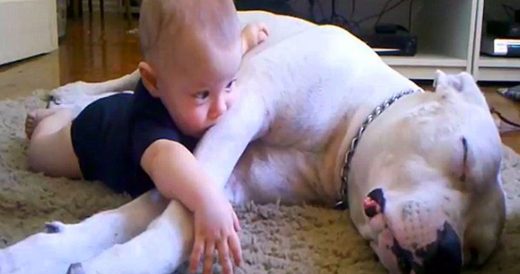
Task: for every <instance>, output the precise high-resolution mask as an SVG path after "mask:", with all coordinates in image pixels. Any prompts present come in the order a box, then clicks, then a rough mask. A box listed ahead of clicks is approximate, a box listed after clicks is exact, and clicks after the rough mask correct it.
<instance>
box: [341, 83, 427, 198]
mask: <svg viewBox="0 0 520 274" xmlns="http://www.w3.org/2000/svg"><path fill="white" fill-rule="evenodd" d="M418 91H420V90H415V89H411V90H406V91H402V92H400V93H398V94H395V95H394V96H392V97H390V98H388V99H386V100H385V101H384V102H383V103H381V104H380V105H379V106H377V107H376V108H375V109H374V110H373V111H372V112H371V113H370V114H369V115H368V116H367V118H366V119H365V121H364V122H363V123H362V124H361V126H360V127H359V130H358V132H357V134H356V135H355V136H354V138H352V141H351V142H350V146H349V149H348V150H347V152H346V153H345V162H344V164H343V169H342V170H341V188H340V192H339V197H340V200H339V201H338V202H337V203H336V208H346V205H347V191H348V175H349V171H350V165H351V163H352V157H353V156H354V152H355V151H356V147H357V145H358V143H359V139H360V138H361V136H362V135H363V132H365V129H366V128H367V126H368V125H369V124H370V123H371V122H372V121H374V119H375V118H377V116H379V115H380V114H381V113H382V112H383V111H385V109H387V108H388V107H389V106H390V105H392V104H393V103H394V102H395V101H397V100H399V99H400V98H401V97H403V96H405V95H409V94H412V93H415V92H418Z"/></svg>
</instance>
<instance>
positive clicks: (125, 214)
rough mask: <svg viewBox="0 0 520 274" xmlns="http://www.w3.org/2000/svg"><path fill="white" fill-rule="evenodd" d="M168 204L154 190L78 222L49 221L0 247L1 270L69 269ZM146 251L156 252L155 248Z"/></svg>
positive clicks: (125, 235)
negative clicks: (19, 238) (35, 232)
mask: <svg viewBox="0 0 520 274" xmlns="http://www.w3.org/2000/svg"><path fill="white" fill-rule="evenodd" d="M166 206H167V200H166V199H164V198H163V197H162V196H161V195H160V194H159V193H158V192H157V191H155V190H152V191H149V192H148V193H145V194H143V195H141V196H140V197H138V198H137V199H135V200H133V201H131V202H130V203H128V204H125V205H123V206H121V207H119V208H118V209H113V210H107V211H104V212H100V213H98V214H95V215H93V216H92V217H90V218H88V219H86V220H84V221H83V222H81V223H78V224H63V223H60V222H52V223H48V224H47V225H46V232H42V233H37V234H34V235H32V236H30V237H28V238H26V239H24V240H22V241H20V242H18V243H16V244H14V245H12V246H10V247H7V248H5V249H0V274H7V273H66V271H67V268H68V267H69V265H70V264H71V263H74V262H78V261H85V260H87V259H89V258H91V257H94V256H96V255H97V254H99V253H101V252H102V251H103V250H105V249H107V248H110V247H111V246H113V245H115V244H121V243H124V242H126V241H128V240H130V239H132V238H133V237H135V236H136V235H138V234H139V233H141V232H142V231H143V230H144V229H145V228H146V227H147V226H148V225H149V224H150V222H151V221H152V220H153V219H155V218H156V217H157V216H159V214H161V212H162V211H163V210H164V209H165V208H166ZM163 244H166V243H163ZM147 255H149V256H152V257H153V256H154V254H153V252H151V253H148V254H147ZM112 273H121V272H112Z"/></svg>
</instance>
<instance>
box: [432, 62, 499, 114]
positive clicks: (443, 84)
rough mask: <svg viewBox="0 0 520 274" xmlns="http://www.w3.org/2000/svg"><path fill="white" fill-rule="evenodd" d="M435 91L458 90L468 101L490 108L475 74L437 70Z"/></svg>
mask: <svg viewBox="0 0 520 274" xmlns="http://www.w3.org/2000/svg"><path fill="white" fill-rule="evenodd" d="M433 85H434V88H435V92H448V93H449V92H452V91H458V92H459V93H460V95H462V96H463V97H464V98H465V99H466V100H467V101H468V102H470V103H473V104H476V105H479V106H482V107H484V108H486V109H488V108H489V106H488V104H487V102H486V98H485V97H484V95H483V94H482V91H480V88H479V87H478V86H477V83H476V82H475V79H473V76H471V74H469V73H467V72H461V73H459V74H445V73H444V72H442V71H440V70H437V76H436V78H435V80H434V82H433Z"/></svg>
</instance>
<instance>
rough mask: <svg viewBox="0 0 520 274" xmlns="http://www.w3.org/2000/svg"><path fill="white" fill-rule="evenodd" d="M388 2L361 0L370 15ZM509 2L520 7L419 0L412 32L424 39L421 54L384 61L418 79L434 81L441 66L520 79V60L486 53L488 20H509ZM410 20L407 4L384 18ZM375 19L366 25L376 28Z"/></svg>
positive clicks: (491, 0) (498, 1) (483, 77)
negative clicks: (506, 9) (483, 47)
mask: <svg viewBox="0 0 520 274" xmlns="http://www.w3.org/2000/svg"><path fill="white" fill-rule="evenodd" d="M384 2H385V1H377V0H371V1H365V2H361V1H358V4H359V5H363V7H361V8H360V10H362V11H364V12H365V13H368V14H369V13H371V12H372V13H373V12H374V10H375V11H377V10H380V8H381V4H384ZM503 4H505V5H508V6H510V7H512V8H514V9H520V0H415V1H414V10H413V12H412V14H413V16H412V33H414V34H416V35H417V39H418V50H417V54H416V55H415V56H383V60H385V62H387V63H388V64H389V65H390V66H392V67H393V68H395V69H396V70H398V71H399V72H401V73H402V74H404V75H406V76H407V77H409V78H412V79H417V80H432V79H433V78H434V77H435V71H436V70H437V69H440V70H443V71H445V72H447V73H457V72H461V71H467V72H470V73H471V74H473V76H474V77H475V78H476V79H477V80H479V81H515V82H520V58H508V57H490V56H486V55H482V54H480V45H481V40H482V37H483V26H484V23H483V22H485V20H486V19H488V18H493V19H499V20H504V19H507V16H505V15H506V13H505V12H504V8H503V7H502V5H503ZM343 8H344V9H345V8H348V7H347V6H344V7H343ZM358 16H359V15H358ZM361 17H362V16H361ZM407 18H408V9H407V7H406V5H405V6H403V7H401V8H400V9H398V10H397V11H393V14H389V15H388V16H386V15H385V17H384V18H383V20H381V21H385V20H384V19H387V20H388V22H397V23H401V24H403V25H406V23H405V22H406V19H407ZM373 23H374V21H371V22H367V23H366V25H367V26H366V27H368V28H370V27H372V25H373Z"/></svg>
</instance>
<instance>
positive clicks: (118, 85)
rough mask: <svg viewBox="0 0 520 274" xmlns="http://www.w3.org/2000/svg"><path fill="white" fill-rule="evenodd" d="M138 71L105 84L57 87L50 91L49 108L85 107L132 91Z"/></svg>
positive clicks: (71, 84)
mask: <svg viewBox="0 0 520 274" xmlns="http://www.w3.org/2000/svg"><path fill="white" fill-rule="evenodd" d="M140 77H141V76H140V74H139V71H138V70H135V71H134V72H132V73H131V74H127V75H125V76H122V77H120V78H117V79H112V80H108V81H105V82H97V83H88V82H83V81H77V82H73V83H69V84H66V85H64V86H61V87H58V88H57V89H55V90H53V91H51V94H50V95H51V102H50V106H51V107H55V106H59V107H69V108H72V107H77V106H82V107H84V106H86V105H88V104H90V103H91V102H93V101H95V100H97V99H99V98H101V97H105V96H108V95H110V94H114V93H118V92H125V91H133V90H134V89H135V87H136V85H137V82H138V81H139V79H140Z"/></svg>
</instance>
